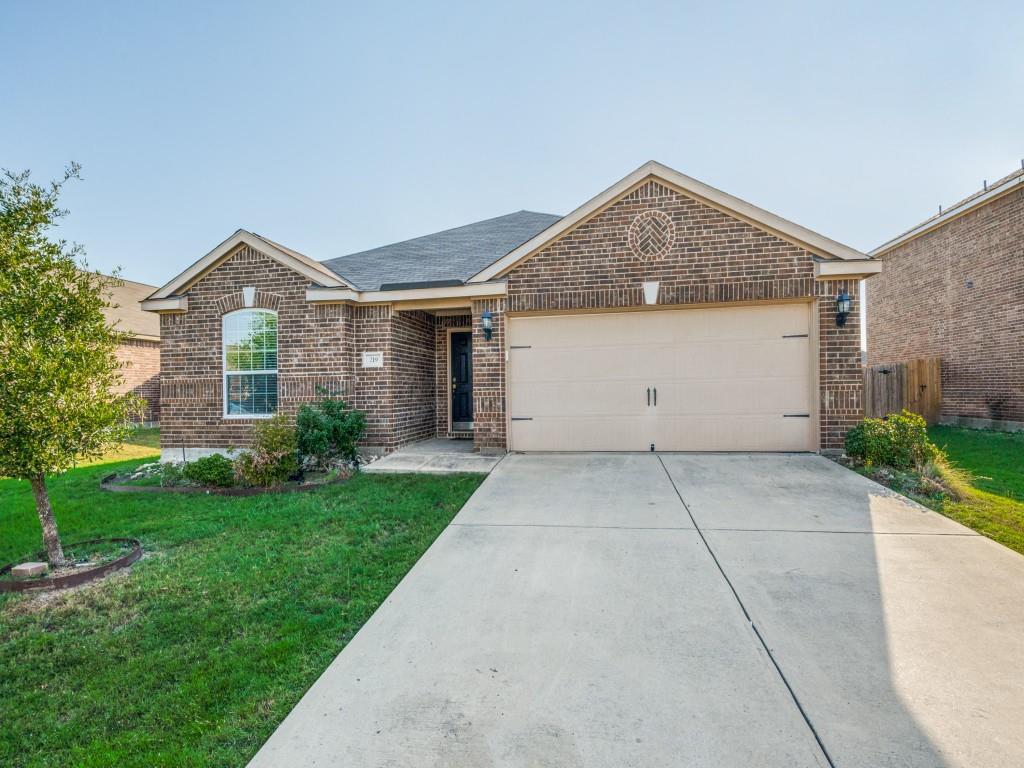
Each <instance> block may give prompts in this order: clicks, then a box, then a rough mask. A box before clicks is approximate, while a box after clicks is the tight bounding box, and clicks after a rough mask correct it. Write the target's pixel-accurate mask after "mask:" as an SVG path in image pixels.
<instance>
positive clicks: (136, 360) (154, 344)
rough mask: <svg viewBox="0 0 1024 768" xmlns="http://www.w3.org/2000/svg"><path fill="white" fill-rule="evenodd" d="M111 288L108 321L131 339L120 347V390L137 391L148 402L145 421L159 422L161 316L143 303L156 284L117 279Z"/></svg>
mask: <svg viewBox="0 0 1024 768" xmlns="http://www.w3.org/2000/svg"><path fill="white" fill-rule="evenodd" d="M116 279H117V284H115V285H113V286H112V287H111V288H110V293H111V296H110V299H109V300H110V302H111V303H112V304H113V305H116V306H110V307H107V308H105V309H104V310H103V314H104V316H105V317H106V318H107V322H108V323H109V324H110V325H113V326H114V327H115V328H116V329H117V330H119V331H123V332H126V333H128V334H129V338H128V339H127V340H126V341H125V342H124V343H122V344H121V345H120V346H119V347H118V348H117V359H118V360H120V361H121V365H122V369H121V376H122V382H121V386H120V387H119V388H118V392H119V393H122V392H134V393H135V394H137V395H139V396H140V397H142V398H144V399H145V401H146V408H145V411H144V412H143V414H142V416H141V420H142V422H143V423H144V424H155V423H157V422H159V421H160V318H158V317H156V316H154V315H153V314H152V313H150V312H143V311H142V306H141V302H142V301H143V299H145V298H146V297H147V296H149V295H150V294H151V293H152V292H153V291H154V290H156V288H155V286H152V285H146V284H145V283H134V282H132V281H131V280H123V279H121V278H116Z"/></svg>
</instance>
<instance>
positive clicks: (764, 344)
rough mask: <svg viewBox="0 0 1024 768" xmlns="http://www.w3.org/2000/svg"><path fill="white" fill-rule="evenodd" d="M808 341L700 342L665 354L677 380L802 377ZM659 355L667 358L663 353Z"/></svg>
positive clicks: (677, 347) (681, 345) (680, 345)
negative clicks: (776, 374) (781, 374)
mask: <svg viewBox="0 0 1024 768" xmlns="http://www.w3.org/2000/svg"><path fill="white" fill-rule="evenodd" d="M807 351H808V344H807V339H781V338H775V339H771V340H764V341H732V342H729V341H702V342H698V343H694V344H677V345H675V346H673V347H672V348H671V350H670V351H669V352H668V353H667V354H668V355H669V356H670V357H671V360H672V365H671V375H673V376H674V377H677V378H705V377H707V376H708V375H709V373H713V374H714V375H715V376H716V377H718V378H722V377H729V376H738V377H739V376H742V377H748V378H749V377H750V376H751V374H753V375H754V376H755V377H757V376H760V375H762V374H764V373H768V374H769V375H770V374H771V373H772V372H787V373H788V372H792V371H795V370H798V369H799V370H800V371H801V374H804V373H805V370H804V366H805V364H806V362H807ZM662 354H666V353H665V352H662Z"/></svg>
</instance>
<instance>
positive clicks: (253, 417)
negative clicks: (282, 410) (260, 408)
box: [221, 413, 276, 421]
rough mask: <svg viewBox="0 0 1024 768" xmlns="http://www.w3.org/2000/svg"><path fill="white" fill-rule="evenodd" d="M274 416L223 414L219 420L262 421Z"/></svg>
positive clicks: (271, 414)
mask: <svg viewBox="0 0 1024 768" xmlns="http://www.w3.org/2000/svg"><path fill="white" fill-rule="evenodd" d="M275 415H276V414H273V413H244V414H243V413H225V414H224V415H223V416H221V418H222V419H224V420H225V421H262V420H263V419H272V418H273V417H274V416H275Z"/></svg>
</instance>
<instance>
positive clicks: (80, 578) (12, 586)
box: [0, 539, 142, 592]
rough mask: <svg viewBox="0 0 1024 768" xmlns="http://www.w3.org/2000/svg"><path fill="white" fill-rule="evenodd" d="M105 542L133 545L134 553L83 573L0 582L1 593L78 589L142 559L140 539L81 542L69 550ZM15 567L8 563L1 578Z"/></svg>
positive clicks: (0, 573) (13, 564)
mask: <svg viewBox="0 0 1024 768" xmlns="http://www.w3.org/2000/svg"><path fill="white" fill-rule="evenodd" d="M103 542H120V543H122V544H131V545H132V551H131V552H129V553H128V554H127V555H122V556H121V557H119V558H117V559H116V560H111V561H110V562H109V563H104V564H103V565H100V566H97V567H96V568H89V569H88V570H83V571H82V572H81V573H69V574H68V575H67V576H53V577H47V578H43V579H26V580H25V581H12V580H0V592H27V591H28V590H31V589H53V590H57V589H68V588H69V587H77V586H80V585H82V584H88V583H89V582H90V581H96V580H97V579H102V578H103V577H104V576H106V575H108V574H111V573H113V572H114V571H119V570H121V569H122V568H127V567H128V566H129V565H131V564H132V563H134V562H135V561H136V560H138V559H139V558H140V557H142V544H141V543H140V542H139V540H138V539H89V540H88V541H80V542H78V543H77V544H72V545H70V546H69V547H68V549H71V548H72V547H80V546H82V545H84V544H102V543H103ZM15 565H17V563H8V564H7V565H5V566H4V567H3V568H0V576H4V575H5V574H7V573H10V570H11V568H13V567H14V566H15Z"/></svg>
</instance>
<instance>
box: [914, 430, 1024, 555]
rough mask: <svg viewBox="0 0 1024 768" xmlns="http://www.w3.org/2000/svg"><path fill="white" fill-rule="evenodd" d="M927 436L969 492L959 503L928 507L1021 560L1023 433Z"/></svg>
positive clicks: (954, 432)
mask: <svg viewBox="0 0 1024 768" xmlns="http://www.w3.org/2000/svg"><path fill="white" fill-rule="evenodd" d="M928 433H929V436H930V437H931V439H932V441H933V442H935V444H936V445H938V446H939V447H940V448H943V449H944V450H945V451H946V453H947V455H948V456H949V460H950V461H951V462H952V463H953V464H954V465H955V466H956V467H959V468H961V469H963V470H966V471H967V472H968V473H970V475H971V476H972V478H971V481H970V482H971V485H972V486H973V487H972V489H971V491H970V493H969V494H968V495H967V497H966V498H964V499H963V500H962V501H954V500H951V499H944V500H940V501H937V502H934V503H933V504H929V506H933V507H934V508H935V509H937V510H938V511H939V512H942V514H944V515H946V516H947V517H951V518H952V519H954V520H956V521H957V522H959V523H962V524H964V525H966V526H967V527H969V528H973V529H974V530H976V531H978V532H979V533H981V534H984V535H985V536H988V537H989V538H991V539H994V540H996V541H998V542H1000V543H1001V544H1004V545H1005V546H1007V547H1009V548H1010V549H1013V550H1015V551H1017V552H1020V553H1021V554H1024V433H1019V432H1018V433H1008V432H991V431H987V430H977V429H961V428H959V427H947V426H934V427H929V429H928Z"/></svg>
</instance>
